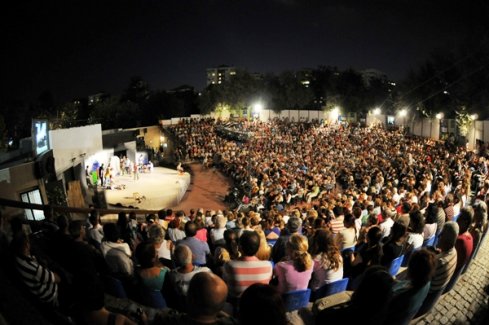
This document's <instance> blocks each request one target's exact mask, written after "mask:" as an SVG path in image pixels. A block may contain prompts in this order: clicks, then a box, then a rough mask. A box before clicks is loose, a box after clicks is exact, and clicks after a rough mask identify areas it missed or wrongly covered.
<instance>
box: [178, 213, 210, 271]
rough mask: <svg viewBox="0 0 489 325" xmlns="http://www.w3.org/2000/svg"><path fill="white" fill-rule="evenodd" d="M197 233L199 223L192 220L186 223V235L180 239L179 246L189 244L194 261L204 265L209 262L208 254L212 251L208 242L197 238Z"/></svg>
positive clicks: (196, 263)
mask: <svg viewBox="0 0 489 325" xmlns="http://www.w3.org/2000/svg"><path fill="white" fill-rule="evenodd" d="M196 234H197V225H196V224H195V223H194V222H192V221H189V222H187V223H186V224H185V235H186V237H185V238H184V239H182V240H180V241H178V242H177V246H178V245H181V244H183V245H187V246H188V247H189V248H190V250H191V251H192V263H194V264H195V265H201V266H203V265H206V264H207V256H208V255H209V254H210V253H211V251H210V249H209V245H208V244H207V242H203V241H201V240H199V239H197V238H195V235H196Z"/></svg>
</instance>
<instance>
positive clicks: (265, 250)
mask: <svg viewBox="0 0 489 325" xmlns="http://www.w3.org/2000/svg"><path fill="white" fill-rule="evenodd" d="M255 232H256V233H257V234H258V235H260V248H259V249H258V252H256V257H258V259H260V260H262V261H268V260H270V256H271V255H272V248H271V247H270V246H269V245H268V243H267V238H266V237H265V233H264V232H263V230H261V229H260V228H257V229H255Z"/></svg>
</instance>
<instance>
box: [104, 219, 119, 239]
mask: <svg viewBox="0 0 489 325" xmlns="http://www.w3.org/2000/svg"><path fill="white" fill-rule="evenodd" d="M104 238H105V240H106V241H109V242H112V243H117V242H118V240H119V238H120V233H119V229H118V228H117V225H116V224H115V223H113V222H109V223H106V224H105V225H104Z"/></svg>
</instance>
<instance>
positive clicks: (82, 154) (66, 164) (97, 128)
mask: <svg viewBox="0 0 489 325" xmlns="http://www.w3.org/2000/svg"><path fill="white" fill-rule="evenodd" d="M49 142H50V146H51V148H53V155H54V158H55V164H56V173H61V172H63V171H65V170H66V169H68V168H70V167H72V166H73V165H74V164H78V163H80V162H82V161H83V159H87V158H88V157H90V156H92V155H94V154H96V153H97V152H99V151H102V126H101V125H100V124H93V125H87V126H82V127H76V128H70V129H58V130H52V131H49Z"/></svg>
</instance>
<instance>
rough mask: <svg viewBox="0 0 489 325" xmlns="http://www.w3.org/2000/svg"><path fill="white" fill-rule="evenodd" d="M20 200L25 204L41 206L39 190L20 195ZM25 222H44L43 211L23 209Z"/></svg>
mask: <svg viewBox="0 0 489 325" xmlns="http://www.w3.org/2000/svg"><path fill="white" fill-rule="evenodd" d="M20 199H21V200H22V202H25V203H32V204H42V198H41V192H39V189H35V190H32V191H28V192H24V193H21V194H20ZM24 212H25V217H26V219H27V220H44V219H45V217H44V211H42V210H34V209H24Z"/></svg>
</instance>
